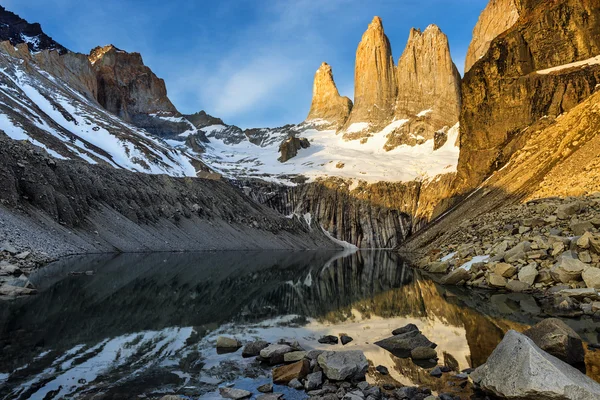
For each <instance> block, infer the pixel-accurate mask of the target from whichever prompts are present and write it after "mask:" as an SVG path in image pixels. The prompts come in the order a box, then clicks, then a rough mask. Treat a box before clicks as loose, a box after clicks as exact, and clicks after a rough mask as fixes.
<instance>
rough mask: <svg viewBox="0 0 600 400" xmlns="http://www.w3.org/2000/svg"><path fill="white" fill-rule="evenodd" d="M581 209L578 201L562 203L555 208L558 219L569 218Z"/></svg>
mask: <svg viewBox="0 0 600 400" xmlns="http://www.w3.org/2000/svg"><path fill="white" fill-rule="evenodd" d="M581 209H582V205H581V203H579V202H574V203H569V204H563V205H561V206H559V207H558V208H557V209H556V216H557V217H558V219H569V218H570V217H571V216H572V215H575V214H577V213H578V212H579V211H580V210H581Z"/></svg>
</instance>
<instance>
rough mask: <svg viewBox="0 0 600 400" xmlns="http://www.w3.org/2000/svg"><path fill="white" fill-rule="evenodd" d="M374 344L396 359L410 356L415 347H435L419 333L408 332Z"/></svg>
mask: <svg viewBox="0 0 600 400" xmlns="http://www.w3.org/2000/svg"><path fill="white" fill-rule="evenodd" d="M375 344H376V345H377V346H379V347H382V348H384V349H386V350H387V351H389V352H390V353H392V354H394V355H396V356H398V357H408V356H410V352H411V351H413V349H416V348H417V347H431V348H432V349H433V348H435V347H437V346H436V344H435V343H433V342H431V341H430V340H429V339H427V338H426V337H425V335H423V334H422V333H421V332H419V331H410V332H406V333H402V334H400V335H395V336H392V337H389V338H387V339H383V340H380V341H379V342H375Z"/></svg>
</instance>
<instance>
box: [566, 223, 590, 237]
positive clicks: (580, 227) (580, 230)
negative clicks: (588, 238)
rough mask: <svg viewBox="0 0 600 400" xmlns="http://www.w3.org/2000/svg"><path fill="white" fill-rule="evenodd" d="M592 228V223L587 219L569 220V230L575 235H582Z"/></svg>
mask: <svg viewBox="0 0 600 400" xmlns="http://www.w3.org/2000/svg"><path fill="white" fill-rule="evenodd" d="M593 229H594V225H592V223H591V222H589V221H584V222H571V230H572V231H573V233H574V234H575V236H582V235H584V234H585V233H589V232H591V231H592V230H593Z"/></svg>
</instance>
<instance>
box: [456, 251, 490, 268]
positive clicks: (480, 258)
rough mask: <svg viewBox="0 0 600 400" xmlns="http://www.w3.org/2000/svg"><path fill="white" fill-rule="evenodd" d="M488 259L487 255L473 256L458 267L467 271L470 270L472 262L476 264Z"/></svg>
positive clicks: (485, 261)
mask: <svg viewBox="0 0 600 400" xmlns="http://www.w3.org/2000/svg"><path fill="white" fill-rule="evenodd" d="M489 259H490V256H489V255H486V256H475V257H473V258H472V259H471V261H469V262H466V263H464V264H463V265H461V266H460V268H463V269H466V270H467V271H470V270H471V267H472V266H473V264H477V263H481V262H482V263H487V262H488V260H489Z"/></svg>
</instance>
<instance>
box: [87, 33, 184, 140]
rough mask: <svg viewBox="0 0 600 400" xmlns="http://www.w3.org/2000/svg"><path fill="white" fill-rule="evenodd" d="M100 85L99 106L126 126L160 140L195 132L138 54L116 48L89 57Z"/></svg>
mask: <svg viewBox="0 0 600 400" xmlns="http://www.w3.org/2000/svg"><path fill="white" fill-rule="evenodd" d="M89 60H90V62H91V63H92V65H93V67H94V70H95V71H96V76H97V81H98V102H99V103H100V104H101V105H102V106H103V107H104V108H105V109H107V110H108V111H110V112H112V113H113V114H115V115H118V116H119V117H120V118H122V119H123V120H125V121H127V122H131V123H132V124H134V125H136V126H138V127H140V128H143V129H145V130H147V131H148V132H150V133H152V134H154V135H157V136H160V137H176V136H177V135H179V134H181V133H184V132H187V131H190V130H193V126H192V125H191V124H190V123H189V122H188V121H187V120H186V119H185V118H183V116H182V115H181V114H180V113H179V112H178V111H177V109H176V108H175V106H174V105H173V103H171V100H169V98H168V97H167V88H166V86H165V82H164V81H163V80H162V79H160V78H158V77H157V76H156V75H155V74H154V72H152V70H151V69H150V68H148V67H147V66H145V65H144V62H143V60H142V56H141V55H140V54H139V53H127V52H125V51H123V50H120V49H117V48H116V47H115V46H113V45H108V46H104V47H96V48H95V49H93V50H92V51H91V53H90V55H89Z"/></svg>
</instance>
